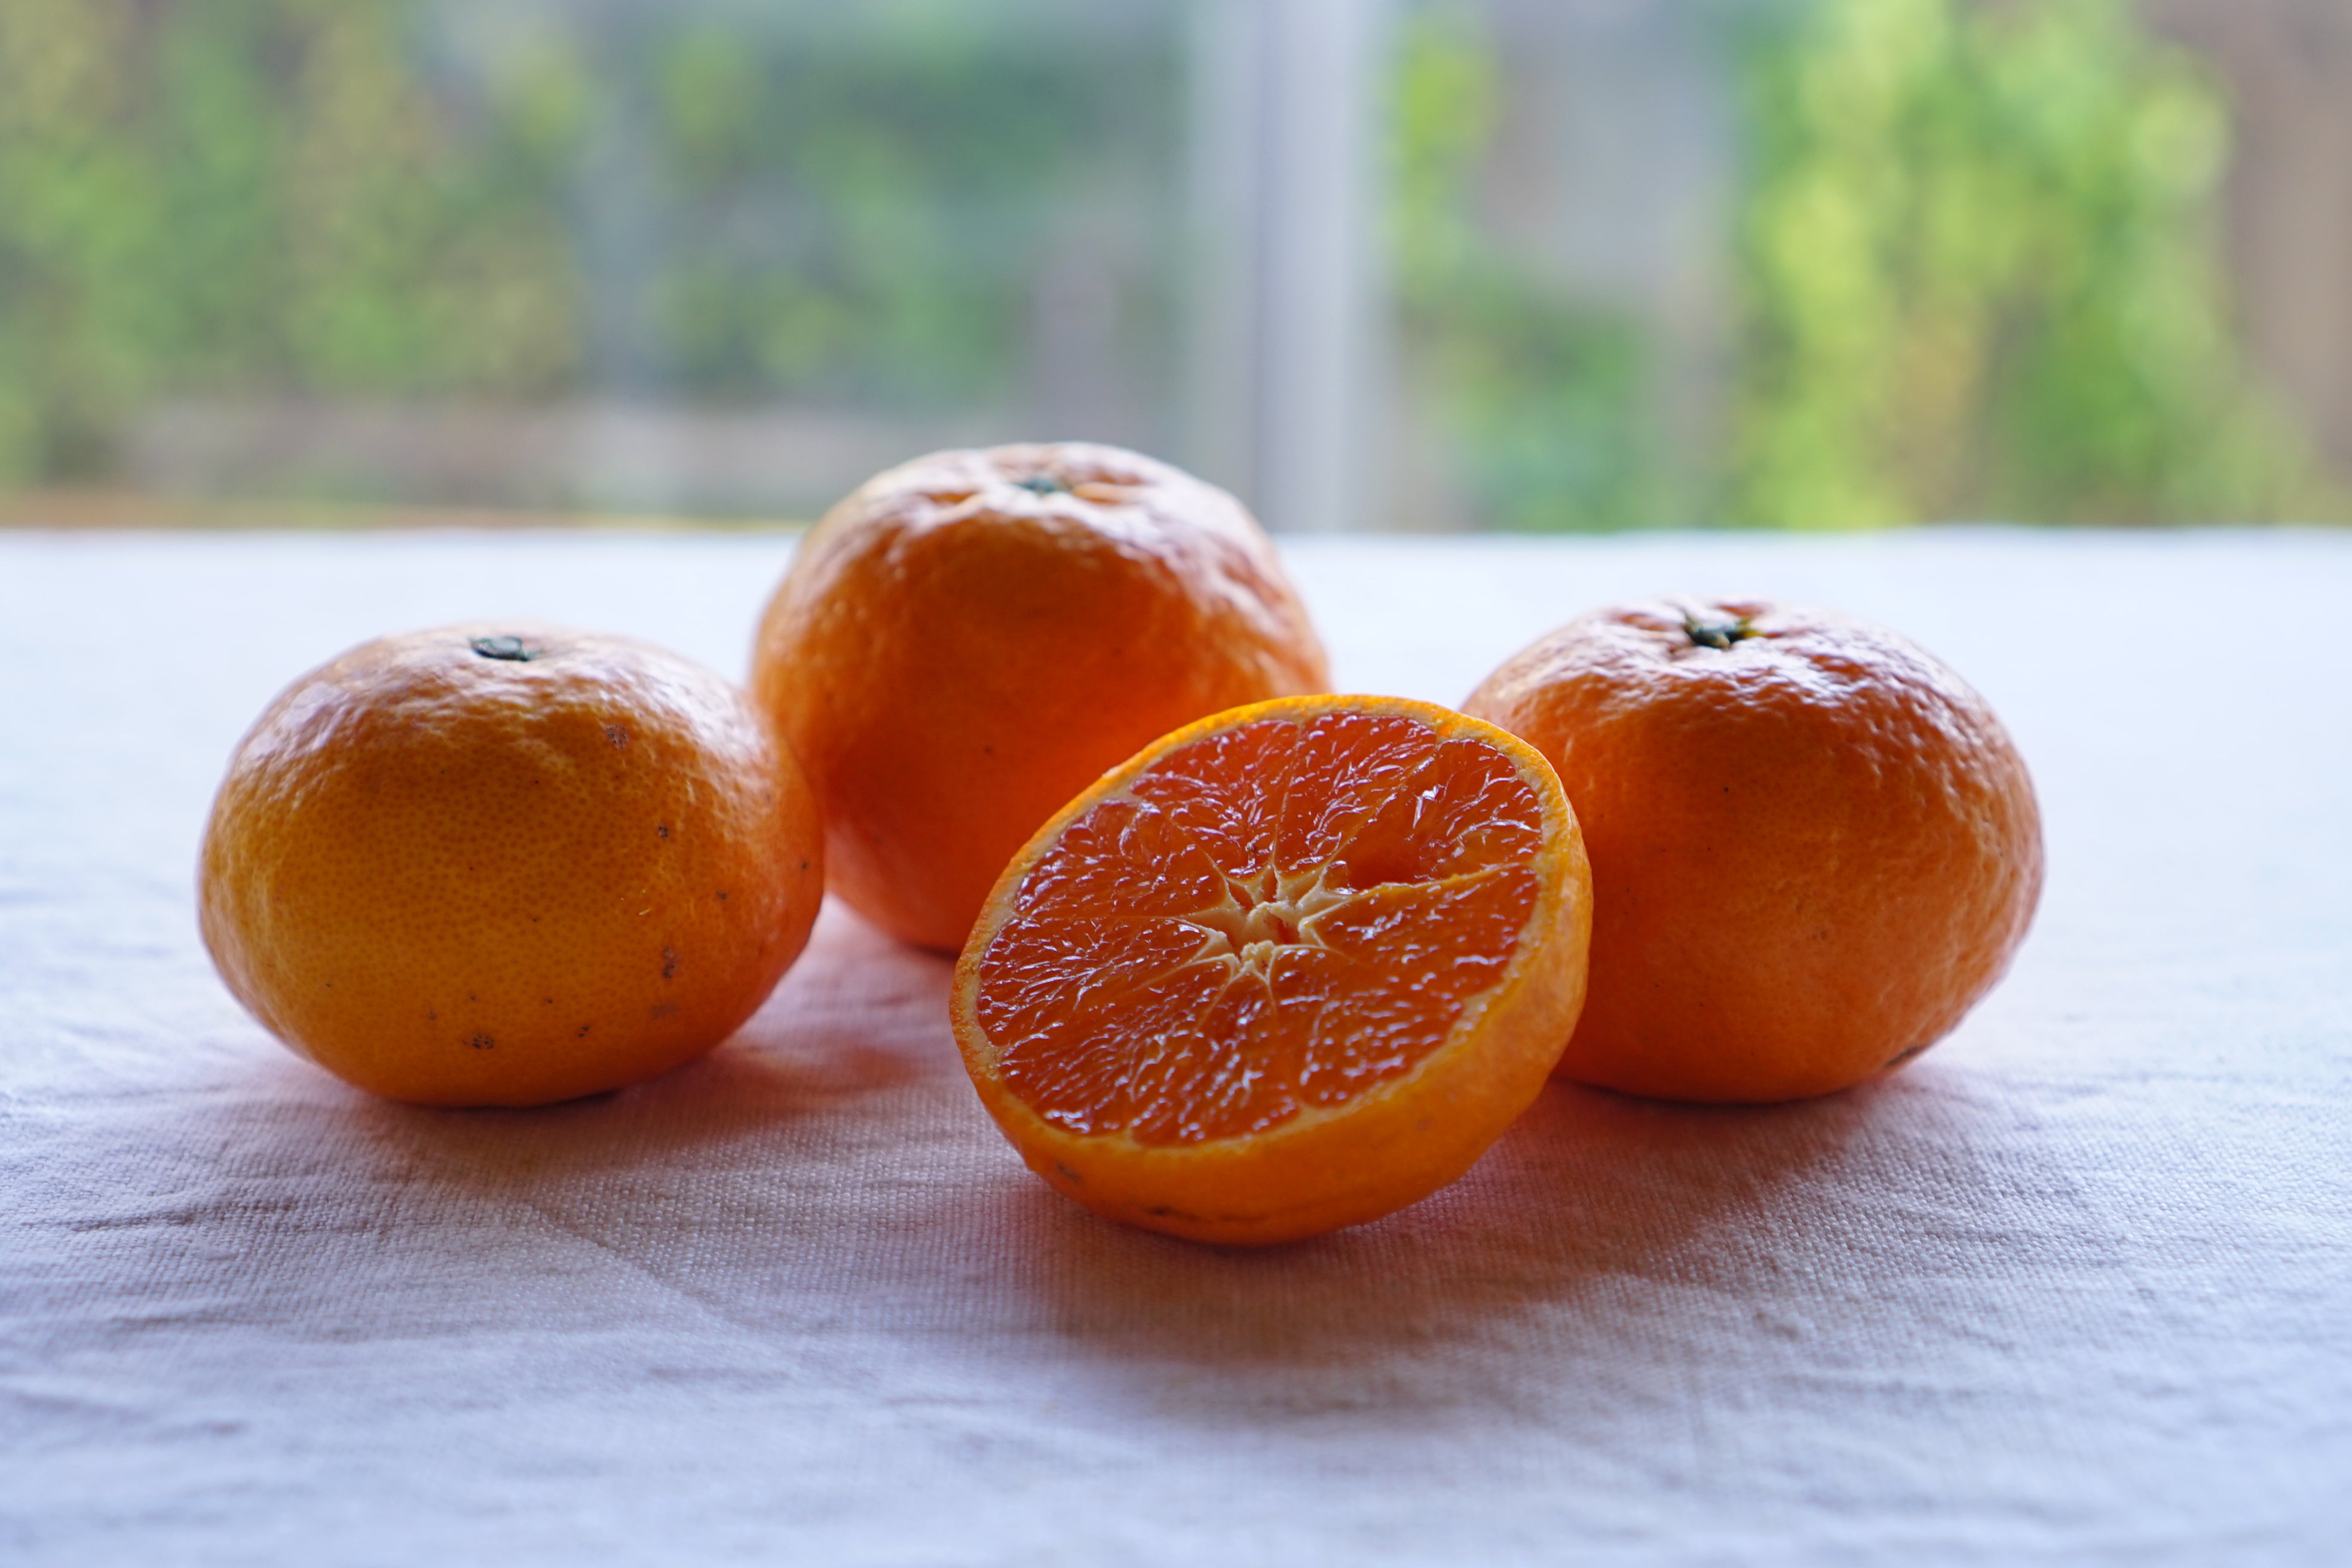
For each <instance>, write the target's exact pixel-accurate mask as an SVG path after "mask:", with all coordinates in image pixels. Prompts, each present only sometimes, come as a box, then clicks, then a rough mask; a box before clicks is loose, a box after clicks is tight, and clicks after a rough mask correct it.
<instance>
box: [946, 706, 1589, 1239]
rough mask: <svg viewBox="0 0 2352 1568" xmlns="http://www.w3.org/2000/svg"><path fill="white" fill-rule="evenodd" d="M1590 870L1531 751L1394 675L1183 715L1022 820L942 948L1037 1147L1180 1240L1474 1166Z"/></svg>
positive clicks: (1546, 998)
mask: <svg viewBox="0 0 2352 1568" xmlns="http://www.w3.org/2000/svg"><path fill="white" fill-rule="evenodd" d="M1591 909H1592V890H1591V869H1590V868H1589V867H1588V866H1587V864H1586V861H1585V855H1584V844H1583V839H1582V837H1581V836H1580V833H1579V831H1578V828H1577V824H1576V816H1575V813H1574V812H1573V811H1572V810H1570V806H1569V804H1568V797H1567V796H1566V795H1564V794H1562V793H1561V790H1560V787H1559V779H1558V778H1557V777H1556V776H1555V775H1554V774H1553V773H1552V770H1551V766H1550V764H1549V763H1547V762H1545V761H1544V759H1543V757H1542V755H1541V754H1540V753H1539V752H1536V751H1535V750H1534V749H1533V748H1531V747H1529V746H1528V745H1527V744H1526V743H1525V742H1521V741H1519V740H1517V738H1516V737H1514V736H1512V735H1510V734H1509V733H1507V732H1506V731H1502V730H1499V729H1496V727H1495V726H1493V725H1491V724H1488V723H1486V722H1484V721H1480V720H1476V719H1471V718H1468V717H1465V715H1463V714H1460V713H1455V712H1452V711H1450V710H1446V709H1444V708H1439V707H1435V706H1433V705H1432V704H1430V703H1426V702H1412V701H1407V700H1402V699H1400V698H1388V697H1294V698H1282V699H1278V700H1274V701H1270V702H1259V703H1254V704H1251V705H1250V706H1248V707H1244V708H1236V709H1234V710H1230V711H1227V712H1224V713H1220V714H1217V715H1215V716H1214V717H1212V718H1209V719H1204V720H1202V721H1200V722H1199V723H1197V724H1192V725H1190V726H1187V727H1186V728H1184V729H1181V730H1179V731H1175V732H1174V733H1173V734H1171V735H1168V736H1165V737H1163V738H1162V739H1160V741H1158V742H1154V743H1153V744H1152V745H1150V746H1149V747H1147V748H1146V749H1145V750H1144V751H1143V752H1140V753H1139V754H1138V755H1137V756H1135V757H1133V758H1132V759H1130V760H1129V762H1128V763H1125V764H1124V765H1123V766H1121V767H1119V768H1118V769H1115V770H1114V771H1112V772H1111V773H1106V774H1105V775H1103V777H1102V778H1101V779H1100V780H1098V781H1097V783H1096V784H1095V785H1094V787H1092V788H1091V789H1089V790H1087V792H1086V793H1085V794H1084V795H1080V796H1079V797H1078V798H1077V799H1076V800H1075V801H1073V802H1071V803H1070V805H1067V806H1066V807H1064V808H1063V810H1062V811H1061V812H1060V814H1059V815H1057V816H1055V817H1054V818H1053V820H1051V821H1050V822H1048V823H1047V824H1046V825H1045V826H1044V827H1043V828H1041V829H1039V830H1038V832H1037V834H1036V836H1035V837H1034V838H1032V839H1031V840H1030V841H1029V844H1028V846H1027V847H1025V848H1024V849H1023V850H1022V851H1021V853H1020V854H1019V855H1017V856H1015V857H1014V858H1013V861H1012V863H1011V864H1010V865H1008V866H1007V867H1006V868H1005V869H1004V872H1003V876H1001V877H1000V878H999V879H998V880H997V883H996V887H995V889H994V891H992V893H991V894H990V895H989V899H988V902H987V904H986V905H985V906H984V907H983V909H982V911H981V916H980V920H979V921H978V923H977V924H976V925H975V926H974V927H973V929H972V932H971V940H970V942H967V943H966V945H965V947H964V950H963V956H962V958H961V962H960V963H958V964H957V966H956V977H955V990H954V995H953V1001H952V1013H953V1018H954V1024H955V1033H956V1040H957V1043H958V1045H959V1046H960V1047H961V1048H962V1051H963V1057H964V1063H965V1066H966V1067H967V1068H970V1069H971V1078H972V1082H973V1084H974V1085H975V1086H976V1087H977V1088H978V1089H979V1090H980V1096H981V1099H982V1101H983V1102H984V1103H985V1104H986V1105H987V1107H988V1109H989V1111H990V1112H991V1113H992V1115H993V1116H994V1117H995V1118H996V1121H997V1124H998V1126H1000V1127H1001V1128H1003V1131H1004V1134H1005V1136H1006V1137H1007V1138H1009V1139H1010V1140H1012V1142H1013V1147H1014V1148H1015V1149H1017V1150H1019V1151H1020V1152H1021V1155H1022V1158H1023V1159H1024V1160H1025V1161H1026V1162H1027V1163H1028V1164H1029V1167H1030V1169H1032V1170H1034V1171H1035V1172H1036V1173H1038V1174H1039V1175H1041V1176H1043V1177H1045V1180H1046V1181H1047V1182H1048V1183H1050V1184H1052V1185H1053V1186H1054V1187H1055V1189H1056V1190H1058V1191H1059V1192H1061V1193H1063V1194H1066V1195H1067V1196H1068V1197H1070V1198H1073V1199H1075V1200H1076V1202H1078V1203H1080V1204H1082V1205H1085V1206H1086V1207H1087V1208H1089V1209H1092V1210H1093V1211H1094V1212H1096V1213H1097V1214H1099V1215H1105V1216H1107V1217H1108V1218H1111V1219H1116V1220H1121V1221H1125V1222H1126V1223H1128V1224H1130V1225H1137V1226H1145V1227H1147V1228H1150V1229H1153V1230H1160V1231H1166V1232H1169V1233H1171V1234H1172V1235H1175V1236H1181V1237H1190V1238H1192V1239H1194V1240H1200V1241H1217V1242H1243V1243H1265V1242H1277V1241H1288V1240H1294V1239H1297V1238H1298V1237H1306V1236H1312V1235H1315V1234H1317V1233H1318V1232H1322V1231H1326V1230H1333V1229H1337V1228H1338V1227H1339V1226H1347V1225H1355V1224H1359V1223H1360V1222H1362V1221H1365V1220H1369V1219H1374V1218H1377V1217H1379V1216H1380V1215H1384V1214H1387V1213H1390V1212H1391V1211H1392V1210H1395V1209H1399V1208H1402V1207H1403V1206H1404V1205H1407V1204H1411V1203H1414V1202H1416V1201H1418V1200H1419V1199H1421V1198H1423V1197H1426V1196H1427V1195H1429V1194H1431V1193H1433V1192H1435V1191H1436V1190H1437V1189H1438V1188H1440V1187H1442V1186H1444V1185H1445V1184H1447V1183H1449V1182H1451V1181H1453V1180H1454V1178H1455V1177H1457V1176H1459V1175H1461V1174H1462V1173H1464V1172H1465V1171H1466V1170H1468V1169H1469V1168H1470V1166H1471V1164H1472V1163H1474V1162H1475V1161H1476V1159H1477V1158H1478V1156H1479V1155H1480V1154H1482V1153H1483V1152H1486V1148H1487V1146H1488V1145H1489V1144H1491V1143H1492V1142H1494V1141H1495V1140H1496V1138H1497V1137H1498V1136H1500V1135H1501V1133H1502V1131H1503V1130H1504V1129H1505V1128H1507V1127H1508V1126H1509V1125H1510V1124H1511V1122H1512V1121H1514V1120H1515V1119H1516V1118H1517V1116H1518V1114H1519V1113H1520V1112H1521V1111H1522V1110H1525V1109H1527V1107H1528V1104H1529V1102H1531V1101H1532V1100H1534V1099H1535V1097H1536V1095H1537V1094H1538V1092H1539V1091H1540V1090H1541V1089H1542V1088H1543V1084H1544V1080H1545V1079H1546V1077H1547V1075H1549V1073H1550V1071H1551V1069H1552V1067H1553V1065H1554V1064H1555V1063H1556V1062H1557V1061H1558V1060H1559V1053H1560V1048H1561V1047H1562V1046H1563V1045H1564V1044H1565V1043H1566V1042H1567V1039H1568V1037H1569V1034H1570V1031H1571V1030H1572V1029H1573V1028H1574V1027H1575V1025H1576V1017H1577V1013H1578V1011H1579V1010H1580V1008H1581V1007H1582V1005H1583V1001H1584V979H1585V948H1586V944H1587V942H1589V940H1590V937H1591Z"/></svg>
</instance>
